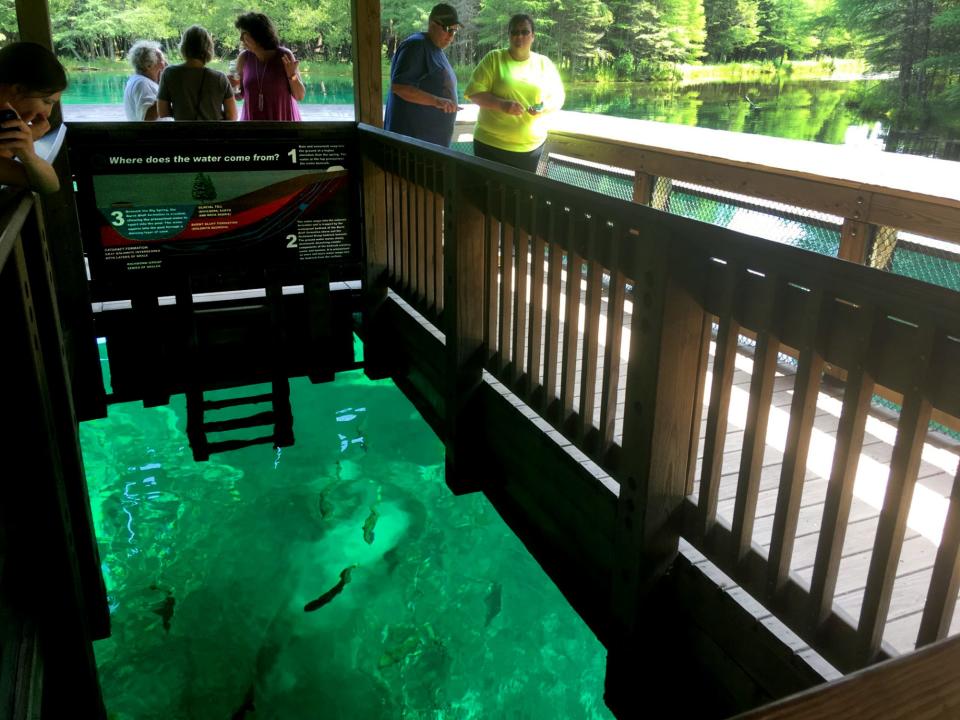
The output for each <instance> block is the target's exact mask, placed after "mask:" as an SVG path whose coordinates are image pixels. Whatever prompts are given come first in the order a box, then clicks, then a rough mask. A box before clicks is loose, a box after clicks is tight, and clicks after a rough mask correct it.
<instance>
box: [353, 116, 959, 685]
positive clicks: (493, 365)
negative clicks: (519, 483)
mask: <svg viewBox="0 0 960 720" xmlns="http://www.w3.org/2000/svg"><path fill="white" fill-rule="evenodd" d="M361 134H362V135H364V142H363V143H361V146H362V147H363V148H364V153H365V161H366V162H369V163H371V164H373V165H374V166H376V167H378V168H379V169H380V171H381V172H382V173H383V175H384V180H383V182H384V187H385V192H384V196H385V198H384V201H383V206H382V208H381V209H378V210H377V214H378V215H382V216H383V217H384V218H385V222H384V223H382V225H379V226H378V227H376V228H368V231H369V235H368V243H373V244H374V245H377V244H382V245H383V246H384V247H385V248H387V250H386V251H385V252H384V255H385V256H386V257H387V259H388V262H387V266H388V267H387V275H388V276H389V277H390V284H391V287H392V288H393V289H394V290H395V291H396V292H397V293H399V294H401V295H402V296H404V297H405V298H406V299H407V300H408V301H409V302H411V303H413V304H414V305H416V306H417V307H420V308H422V309H423V310H424V312H425V314H427V315H428V317H432V318H434V320H435V322H436V323H437V324H438V325H439V326H440V327H441V328H443V330H444V331H445V333H446V343H447V349H448V350H447V351H448V353H453V352H455V353H456V355H455V357H451V358H448V365H447V368H448V370H449V371H450V372H451V373H453V374H452V375H450V376H448V379H447V387H448V390H447V392H448V395H447V412H448V417H447V422H448V423H450V427H451V428H454V427H456V425H457V422H458V418H457V413H459V412H460V411H461V408H463V407H464V406H465V402H466V397H468V396H469V392H470V388H471V387H472V386H473V385H474V384H475V383H476V381H477V378H478V372H479V365H478V363H484V364H485V367H486V369H487V370H488V371H490V372H492V373H494V374H495V375H497V377H498V378H499V379H500V380H501V381H502V382H504V383H505V384H507V385H508V386H510V387H511V388H512V389H513V390H514V392H516V393H517V394H518V395H519V396H520V397H521V398H522V399H523V400H524V401H525V402H526V403H527V404H528V405H529V406H530V407H532V408H535V409H536V410H537V411H538V412H539V413H540V415H541V416H542V417H543V418H545V419H546V420H547V421H548V422H549V423H550V424H551V425H552V426H553V429H554V430H555V431H557V432H559V433H561V434H562V435H563V436H564V437H565V438H566V440H567V441H569V442H571V443H573V444H574V445H575V446H576V447H577V448H579V451H582V452H583V453H585V454H586V455H587V456H588V457H590V458H592V459H593V460H594V461H596V462H597V463H599V464H600V465H601V466H602V467H603V468H605V469H607V470H608V471H609V472H610V473H611V475H612V476H613V477H614V478H615V479H616V480H618V481H619V483H620V490H619V508H620V509H619V515H618V519H617V523H616V526H615V527H613V528H604V529H603V530H602V531H603V532H612V533H614V537H615V540H614V542H615V545H616V546H617V548H618V556H617V559H616V561H615V563H616V571H615V572H614V577H615V578H616V582H615V588H614V606H613V607H612V608H611V614H612V616H613V617H615V618H616V622H618V623H622V624H621V625H620V627H622V628H623V630H624V631H625V632H629V628H630V619H629V613H630V610H629V608H632V607H636V605H635V600H636V597H637V596H638V595H639V594H640V593H642V592H643V589H644V583H645V582H646V581H647V580H649V579H650V578H651V577H655V576H656V574H657V572H659V570H660V569H662V566H663V565H662V563H663V561H664V560H665V559H667V558H669V557H670V553H671V551H670V548H671V546H672V545H671V543H672V542H673V540H672V539H671V538H674V539H675V537H676V536H675V535H673V534H672V533H675V532H676V528H677V525H675V519H676V517H677V516H680V517H682V518H683V523H684V533H685V536H686V537H687V539H688V540H690V541H691V542H692V543H693V544H694V545H696V546H697V547H698V549H700V550H701V551H702V552H703V553H704V554H706V555H707V556H708V557H709V558H710V559H711V560H713V561H714V562H716V563H717V564H719V565H720V566H721V567H722V568H723V569H724V570H725V571H726V572H727V573H728V574H730V575H731V576H732V577H733V578H734V579H736V580H737V581H739V582H741V583H742V584H743V585H744V587H745V588H747V589H748V590H749V591H750V592H752V593H753V594H754V595H755V596H756V597H758V598H759V599H761V600H763V601H764V602H765V603H767V604H768V607H771V608H772V609H774V610H775V611H776V612H777V613H778V616H779V617H781V619H782V620H783V621H784V622H785V623H787V624H788V625H789V626H790V627H791V628H792V629H793V630H794V631H795V632H797V633H798V634H799V635H801V636H802V637H803V638H804V639H805V640H807V641H808V642H810V644H811V645H812V646H813V647H815V648H817V649H818V650H819V651H821V652H822V653H823V654H824V656H825V657H827V659H828V660H830V661H831V662H833V663H834V664H835V665H836V666H837V667H838V668H840V669H842V670H843V671H846V672H849V671H852V670H855V669H857V668H860V667H864V666H866V665H868V664H870V663H871V662H873V661H875V660H876V659H878V658H882V657H884V655H885V653H886V652H888V650H887V648H885V647H884V646H883V645H882V643H881V639H882V638H881V634H880V631H881V630H882V628H883V626H884V623H885V621H886V617H887V610H888V606H889V602H890V598H891V593H892V588H893V580H894V575H895V570H896V566H897V564H898V560H899V554H900V549H901V546H902V544H903V541H904V526H905V519H906V514H907V512H908V511H909V509H910V505H911V501H912V494H913V488H914V485H915V483H916V480H917V459H918V457H919V449H920V448H921V447H922V444H923V440H924V437H925V430H926V423H927V420H928V419H929V418H930V416H931V414H932V412H933V411H934V410H939V411H940V412H942V413H945V414H946V415H949V416H951V417H957V416H960V377H957V376H956V373H950V372H948V370H949V369H950V368H955V367H957V366H958V363H960V341H958V338H960V303H958V302H957V293H955V292H953V291H951V290H947V289H944V288H939V287H936V286H932V285H929V284H927V283H923V282H920V281H916V280H913V279H910V278H906V277H902V276H897V275H893V274H890V273H882V272H878V271H877V270H874V269H871V268H867V267H862V266H858V265H855V264H851V263H843V262H838V261H837V260H836V259H834V258H830V257H826V256H823V255H818V254H815V253H810V252H807V251H805V250H801V249H798V248H794V247H790V246H787V245H782V244H779V243H771V242H768V241H765V240H762V239H760V238H755V237H750V236H747V235H744V234H742V233H738V232H734V231H731V230H728V229H724V228H720V227H716V226H713V225H708V224H704V223H700V222H696V221H693V220H688V219H685V218H682V217H677V216H671V215H666V214H664V213H659V212H656V211H655V210H653V209H652V208H649V207H644V206H642V205H638V204H635V203H629V202H624V201H621V200H617V199H614V198H610V197H608V196H605V195H601V194H598V193H594V192H591V191H586V190H581V189H579V188H576V187H573V186H571V185H566V184H563V183H558V182H555V181H553V180H550V179H548V178H544V177H537V176H532V175H529V174H525V173H521V172H519V171H515V170H512V169H509V168H504V167H503V166H497V165H494V164H492V163H487V162H484V161H481V160H477V159H475V158H470V157H466V156H464V155H462V154H458V153H454V152H451V151H448V150H439V149H436V148H433V147H431V146H428V145H424V144H422V143H413V142H408V141H406V140H404V139H403V138H401V137H400V136H396V135H393V134H390V133H385V132H383V131H376V130H373V129H369V128H366V127H362V128H361ZM620 166H621V167H622V166H623V163H622V162H621V163H620ZM424 168H432V171H431V172H424ZM436 177H442V178H443V182H442V183H439V182H437V181H436V180H435V178H436ZM803 182H810V181H809V180H807V179H804V180H803ZM428 193H429V194H430V196H431V198H432V199H431V201H430V202H431V203H432V205H431V206H430V207H431V208H433V210H434V211H435V212H440V213H442V215H443V217H444V222H445V228H444V233H443V235H442V237H441V236H437V235H436V234H431V233H424V232H422V231H421V229H424V230H425V229H426V227H427V226H426V224H425V221H424V220H423V218H424V215H423V213H422V212H421V210H419V209H418V208H422V199H421V198H423V197H426V195H427V194H428ZM451 203H454V204H451ZM464 238H466V239H464ZM464 242H466V243H468V245H469V248H467V247H464V246H463V244H462V243H464ZM440 243H442V247H443V254H444V262H443V273H442V277H443V290H444V292H443V296H444V298H445V300H444V302H445V303H446V305H440V304H438V303H436V302H433V303H431V302H430V300H429V298H428V297H427V293H426V287H427V286H426V284H425V283H424V279H423V278H424V277H425V275H424V272H423V263H424V260H425V259H426V258H432V259H433V260H434V264H433V265H430V272H432V273H434V274H435V275H436V274H437V271H438V268H437V266H436V264H435V259H436V257H437V255H436V252H437V246H438V244H440ZM576 269H579V270H580V272H576V271H575V270H576ZM427 274H429V273H427ZM601 299H602V301H601ZM454 300H455V302H454V303H453V304H452V305H451V302H452V301H454ZM451 308H455V309H453V310H451ZM713 318H715V319H716V320H717V322H718V323H719V334H718V336H717V344H718V347H717V350H716V354H715V362H714V366H713V370H712V387H713V391H712V395H711V396H710V398H709V404H708V408H709V409H708V413H707V415H708V417H707V426H706V427H707V429H706V449H705V453H704V455H705V461H704V464H703V471H702V475H701V477H700V478H699V479H700V482H701V485H700V493H699V497H698V499H697V501H696V502H692V501H691V502H687V503H684V502H683V499H684V498H685V497H686V495H687V493H688V489H687V488H688V479H690V478H692V477H693V475H694V474H693V466H694V464H695V462H696V446H697V441H698V438H699V431H700V403H701V399H700V398H702V397H703V393H702V389H703V387H704V384H705V381H706V377H707V374H708V372H707V362H706V358H707V345H709V343H710V341H711V332H710V325H711V319H713ZM601 321H603V322H601ZM604 325H605V326H606V330H605V334H601V327H603V326H604ZM627 332H629V333H630V349H629V352H626V353H623V352H621V350H620V348H621V339H622V338H623V337H625V335H626V333H627ZM464 333H466V334H464ZM739 334H752V335H753V336H755V337H757V338H758V348H757V351H756V354H755V356H754V368H755V370H754V372H755V376H754V380H753V383H752V385H751V388H750V408H749V411H748V422H747V428H746V430H747V431H746V432H745V434H744V435H745V437H744V440H743V455H742V458H743V460H742V462H741V463H740V469H739V483H738V489H737V497H736V507H735V511H734V519H733V526H732V527H731V528H729V529H727V528H724V527H721V526H720V525H719V524H718V523H717V522H716V512H717V509H716V495H715V492H716V489H717V487H718V485H717V483H718V479H719V476H720V472H721V467H720V465H719V464H718V463H719V461H720V459H721V458H722V453H723V447H724V443H725V442H726V429H725V418H726V408H725V406H724V394H725V393H729V390H730V387H731V383H732V382H733V377H734V371H733V357H734V353H735V351H736V341H737V336H738V335H739ZM601 344H602V345H603V347H604V352H603V353H601V352H600V345H601ZM781 344H783V345H786V346H789V347H791V348H794V349H795V351H796V354H797V357H798V368H797V381H796V385H795V387H794V392H793V398H792V405H791V406H790V409H789V415H790V418H789V430H788V433H787V443H786V449H785V451H784V460H783V462H782V463H781V467H780V476H779V484H778V486H779V494H778V496H777V497H778V502H777V507H776V513H775V516H774V520H773V542H772V545H771V548H770V551H769V553H766V552H764V553H762V554H761V553H760V552H758V551H757V549H756V548H755V547H754V546H753V545H752V528H753V522H754V514H755V509H756V502H757V494H758V492H759V489H760V484H759V483H760V479H761V478H760V469H761V463H760V462H759V458H760V457H761V455H762V448H763V444H764V443H763V438H764V437H765V427H766V422H767V417H768V415H769V413H770V411H771V404H770V401H769V396H770V393H771V388H772V382H773V378H774V373H773V371H774V366H775V360H776V351H777V350H778V349H779V348H780V346H781ZM601 358H602V364H601ZM826 365H830V366H832V367H835V368H838V369H840V370H843V371H845V372H847V373H849V374H850V376H851V377H852V378H853V379H852V382H854V383H855V384H857V387H858V388H859V392H849V393H848V394H847V397H845V399H844V404H843V410H842V417H841V420H840V425H841V430H840V432H839V435H838V438H837V442H838V446H840V447H842V448H843V451H842V452H840V451H838V452H840V454H839V455H838V459H837V460H836V461H835V467H834V470H833V473H832V476H831V478H829V480H830V487H831V490H830V495H829V497H828V502H827V507H828V508H831V510H830V512H829V513H826V514H825V515H824V518H823V525H822V526H821V537H820V545H821V549H822V552H820V553H818V555H817V560H816V568H815V570H814V578H815V583H814V588H813V590H812V591H811V589H808V588H805V587H803V586H801V585H800V584H798V583H796V582H795V581H794V580H793V579H792V578H791V577H790V575H789V568H790V566H791V557H792V553H793V543H794V536H795V534H796V528H797V522H798V517H799V511H800V497H801V493H802V490H803V487H804V477H805V474H806V472H805V468H806V465H807V455H808V447H809V440H810V436H811V432H812V429H813V422H814V414H815V413H814V412H813V410H814V408H815V401H816V396H817V392H818V389H819V384H820V378H821V374H822V372H823V369H824V367H825V366H826ZM879 385H883V386H884V387H887V388H890V389H891V390H892V391H895V392H898V393H900V394H902V396H903V397H904V408H905V409H904V415H903V417H904V418H905V419H903V420H902V422H901V423H900V427H899V429H898V432H899V434H898V438H897V441H896V443H895V450H894V457H893V459H892V461H891V474H890V477H889V480H888V484H889V487H890V488H891V491H890V493H888V498H887V500H886V501H885V505H884V507H883V509H882V511H881V520H880V530H879V534H878V538H877V549H876V551H875V553H874V556H873V565H872V567H871V569H870V572H869V580H868V582H867V591H866V600H865V602H864V610H863V613H862V616H861V618H860V620H859V627H857V626H856V624H855V623H850V622H849V621H848V620H847V619H846V618H845V616H844V615H842V613H841V614H838V613H836V612H835V611H834V610H833V595H834V588H835V581H836V574H837V565H838V563H837V559H838V556H837V552H838V551H839V549H840V548H842V546H843V538H844V534H845V531H846V525H847V522H848V518H847V514H846V513H845V512H844V508H845V507H849V493H850V491H851V488H852V482H853V478H854V476H855V474H856V462H857V458H858V457H859V455H860V452H861V446H862V444H863V432H862V430H863V423H864V420H865V414H864V413H863V412H862V410H863V407H862V405H863V398H869V397H870V395H871V393H872V392H873V389H874V388H876V387H877V386H879ZM621 421H622V440H620V438H619V436H620V435H621V432H620V431H619V423H620V422H621ZM451 432H453V434H454V435H456V434H457V433H456V431H451ZM462 435H463V433H462V431H461V432H460V433H459V436H460V437H462ZM458 442H459V441H458ZM462 452H463V449H462V448H461V454H462ZM714 455H716V457H714V458H713V460H712V461H711V457H713V456H714ZM824 479H825V480H826V479H827V478H824ZM955 496H956V497H954V498H953V499H952V500H951V511H950V513H949V514H948V520H947V523H948V527H947V530H946V531H945V537H948V538H955V537H957V536H960V510H957V507H960V505H958V503H960V490H958V491H956V492H955ZM598 531H601V530H598ZM955 545H956V543H955V542H953V541H952V540H951V544H950V545H949V547H954V546H955ZM937 566H938V568H939V569H938V571H937V572H936V573H935V574H934V577H933V579H932V580H931V597H936V598H937V600H936V607H932V608H931V609H930V611H929V613H928V614H929V616H930V618H931V619H930V621H929V623H928V627H929V628H930V629H929V630H928V631H927V632H928V636H927V638H926V640H925V641H926V642H929V641H931V640H935V639H937V638H939V637H943V635H944V634H945V633H946V628H945V621H944V618H949V617H950V616H951V614H952V612H953V609H954V607H955V596H956V593H955V592H953V593H952V594H951V588H955V587H957V583H958V569H957V564H956V563H955V562H953V558H951V557H947V556H944V557H943V558H938V564H937Z"/></svg>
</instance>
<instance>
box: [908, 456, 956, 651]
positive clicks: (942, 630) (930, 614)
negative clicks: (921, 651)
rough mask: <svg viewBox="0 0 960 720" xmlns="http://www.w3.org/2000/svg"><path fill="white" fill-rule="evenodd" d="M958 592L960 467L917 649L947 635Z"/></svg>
mask: <svg viewBox="0 0 960 720" xmlns="http://www.w3.org/2000/svg"><path fill="white" fill-rule="evenodd" d="M958 592H960V465H958V466H957V474H956V477H954V479H953V489H952V490H951V492H950V506H949V508H948V509H947V517H946V520H945V521H944V524H943V536H942V537H941V538H940V547H939V548H937V559H936V561H934V563H933V575H932V576H931V578H930V589H929V590H928V591H927V604H926V606H925V607H924V608H923V618H922V619H921V620H920V632H919V633H918V634H917V647H921V646H923V645H929V644H930V643H932V642H936V641H937V640H943V639H944V638H945V637H946V636H947V633H948V632H950V623H951V621H952V620H953V611H954V609H955V608H956V605H957V593H958Z"/></svg>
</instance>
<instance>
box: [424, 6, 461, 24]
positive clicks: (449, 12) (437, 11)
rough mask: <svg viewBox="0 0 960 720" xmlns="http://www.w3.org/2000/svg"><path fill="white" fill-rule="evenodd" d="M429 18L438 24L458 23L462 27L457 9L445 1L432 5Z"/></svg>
mask: <svg viewBox="0 0 960 720" xmlns="http://www.w3.org/2000/svg"><path fill="white" fill-rule="evenodd" d="M430 19H431V20H435V21H436V22H437V23H438V24H440V25H459V26H460V27H463V23H462V22H460V18H459V17H458V16H457V9H456V8H455V7H453V5H447V3H439V4H437V5H434V6H433V10H431V11H430Z"/></svg>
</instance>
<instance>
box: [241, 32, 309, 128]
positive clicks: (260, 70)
mask: <svg viewBox="0 0 960 720" xmlns="http://www.w3.org/2000/svg"><path fill="white" fill-rule="evenodd" d="M284 54H286V55H290V56H292V55H293V53H291V52H290V51H289V50H287V49H286V48H283V47H282V48H277V52H275V53H274V54H273V57H272V58H270V59H269V60H267V61H266V62H265V63H262V62H260V60H258V59H257V56H256V55H254V54H253V53H252V52H250V51H249V50H244V51H243V53H241V55H240V57H242V58H243V77H242V78H241V79H240V84H241V87H242V88H243V110H242V112H241V113H240V119H241V120H299V119H300V109H299V108H298V107H297V101H296V100H295V99H294V97H293V95H292V94H291V92H290V80H289V79H288V78H287V71H286V68H284V66H283V59H282V58H283V55H284ZM261 94H262V96H263V104H262V105H261V103H260V97H261Z"/></svg>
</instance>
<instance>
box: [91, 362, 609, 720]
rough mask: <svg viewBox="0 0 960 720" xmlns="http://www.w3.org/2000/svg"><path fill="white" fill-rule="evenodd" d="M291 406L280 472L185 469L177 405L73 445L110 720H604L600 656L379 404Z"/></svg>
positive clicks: (424, 445)
mask: <svg viewBox="0 0 960 720" xmlns="http://www.w3.org/2000/svg"><path fill="white" fill-rule="evenodd" d="M292 390H293V392H292V405H293V413H294V418H295V426H294V430H295V433H296V444H295V445H294V446H293V447H290V448H284V449H283V450H282V451H276V450H274V449H273V448H271V447H270V446H266V445H261V446H255V447H252V448H246V449H244V450H239V451H234V452H229V453H223V454H219V455H214V456H213V457H212V459H211V460H210V461H208V462H204V463H196V462H194V461H193V460H192V457H191V453H190V449H189V447H188V443H187V438H186V436H185V434H184V427H185V404H184V400H183V398H182V397H181V396H176V397H174V398H173V401H172V402H171V404H170V406H168V407H161V408H151V409H144V408H143V407H141V406H140V405H139V404H136V403H128V404H122V405H114V406H112V407H111V408H110V415H109V417H108V418H106V419H104V420H97V421H92V422H87V423H84V424H83V426H82V427H81V434H82V442H83V450H84V462H85V464H86V468H87V478H88V482H89V485H90V496H91V505H92V508H93V513H94V522H95V526H96V531H97V536H98V540H99V546H100V553H101V559H102V562H103V572H104V577H105V579H106V582H107V587H108V593H109V599H110V607H111V620H112V626H113V635H112V637H110V638H109V639H106V640H102V641H98V642H97V643H96V644H95V651H96V656H97V663H98V666H99V668H100V672H101V683H102V686H103V690H104V695H105V699H106V703H107V709H108V712H109V714H110V717H111V718H115V719H116V720H127V719H130V720H133V719H136V720H147V719H151V718H157V719H158V720H159V719H160V718H164V719H165V720H169V719H173V718H196V719H198V720H209V719H214V718H247V719H248V720H263V719H266V718H270V719H276V720H281V719H282V720H297V719H298V718H311V719H314V718H349V719H351V720H356V719H365V718H371V719H374V718H529V719H531V720H533V719H535V718H551V719H553V718H609V717H612V716H611V715H610V713H609V711H608V710H607V709H606V708H605V706H604V704H603V701H602V697H601V696H602V691H603V676H604V666H605V652H604V649H603V647H602V646H601V645H600V643H599V642H598V641H597V640H596V639H595V637H594V636H593V635H592V634H591V633H590V631H589V630H588V629H587V628H586V626H585V625H584V624H583V622H582V621H581V620H580V618H579V617H578V616H577V615H576V614H575V613H574V612H573V611H572V610H571V608H570V607H569V606H568V605H567V603H566V601H565V600H564V598H563V597H562V596H561V594H560V592H559V591H558V590H557V589H556V588H555V587H554V586H553V584H552V583H551V582H550V580H549V579H548V578H547V577H546V575H545V574H544V573H543V571H542V570H541V569H540V567H539V566H538V565H537V563H536V562H535V561H534V560H533V559H532V558H531V557H530V555H529V554H528V553H527V552H526V550H525V548H524V547H523V545H522V544H521V543H520V541H519V540H517V538H515V537H514V536H513V535H512V533H511V532H510V530H509V529H508V528H507V527H506V525H505V524H504V523H503V521H502V520H501V519H500V517H499V516H498V515H497V513H496V511H495V510H494V509H493V508H492V507H491V506H490V504H489V503H488V502H487V501H486V500H485V499H484V498H483V497H481V496H479V495H473V496H466V497H460V498H456V497H454V496H452V495H451V494H450V492H449V491H448V490H447V488H446V486H445V484H444V480H443V448H442V446H441V444H440V442H439V441H438V440H437V439H436V437H435V436H434V435H433V434H432V433H431V431H430V430H429V429H428V428H427V426H426V425H425V424H424V422H423V420H422V419H421V418H420V417H419V415H418V413H417V412H416V410H415V409H414V408H413V406H412V405H410V404H409V402H407V400H406V399H405V398H404V397H403V395H402V394H401V393H400V392H399V391H398V390H397V389H396V387H395V386H394V385H393V384H392V383H390V382H388V381H384V382H371V381H369V380H367V379H366V378H365V377H364V376H363V375H362V373H360V372H349V373H342V374H340V375H339V376H338V378H337V381H336V382H335V383H329V384H325V385H311V384H310V383H309V382H308V381H306V380H294V381H293V382H292ZM348 568H352V570H351V571H350V572H348V573H347V574H348V575H349V580H350V581H349V583H347V584H345V585H343V586H342V591H341V592H340V593H339V594H337V595H336V596H334V597H332V599H330V600H329V602H328V603H327V604H326V605H324V606H323V607H320V608H319V609H317V610H316V611H314V612H309V613H308V612H304V605H305V604H307V603H309V602H310V601H312V600H315V599H317V598H320V597H321V596H323V595H324V594H325V593H328V591H331V590H333V589H335V588H336V587H337V585H338V579H339V578H340V577H341V573H342V572H343V571H344V570H346V569H348Z"/></svg>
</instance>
